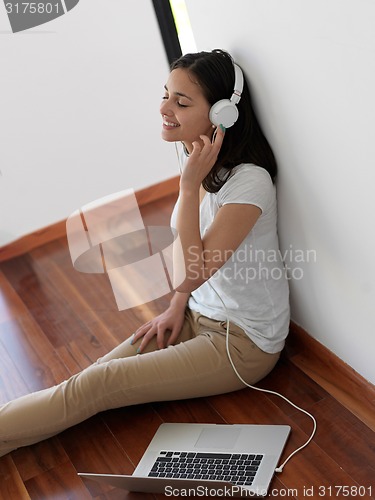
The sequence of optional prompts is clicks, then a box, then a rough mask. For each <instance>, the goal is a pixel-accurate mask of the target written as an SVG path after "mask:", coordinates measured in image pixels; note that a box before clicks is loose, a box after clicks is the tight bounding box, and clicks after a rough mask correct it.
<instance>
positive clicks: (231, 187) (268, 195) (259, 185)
mask: <svg viewBox="0 0 375 500" xmlns="http://www.w3.org/2000/svg"><path fill="white" fill-rule="evenodd" d="M273 194H274V185H273V183H272V180H271V177H270V175H269V173H268V172H267V171H266V170H265V169H264V168H261V167H257V166H255V165H241V166H240V167H239V168H238V169H237V170H236V171H235V172H234V174H233V175H232V176H231V177H230V178H229V179H228V180H227V182H226V183H225V184H224V186H223V187H222V188H221V189H220V191H219V192H218V199H217V201H218V204H219V207H221V206H223V205H228V204H229V203H245V204H249V205H255V206H257V207H259V208H260V209H261V210H262V212H266V211H267V208H268V207H269V204H270V202H271V199H272V197H273Z"/></svg>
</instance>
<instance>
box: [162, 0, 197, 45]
mask: <svg viewBox="0 0 375 500" xmlns="http://www.w3.org/2000/svg"><path fill="white" fill-rule="evenodd" d="M169 1H170V5H171V8H172V12H173V17H174V21H175V23H176V28H177V35H178V39H179V41H180V46H181V51H182V53H183V54H188V53H189V52H197V46H196V43H195V40H194V35H193V30H192V29H191V24H190V19H189V14H188V11H187V8H186V4H185V0H169Z"/></svg>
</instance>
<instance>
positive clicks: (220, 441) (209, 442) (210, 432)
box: [195, 427, 241, 449]
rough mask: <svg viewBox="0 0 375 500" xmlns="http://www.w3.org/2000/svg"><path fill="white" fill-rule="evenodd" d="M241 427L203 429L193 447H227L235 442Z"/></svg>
mask: <svg viewBox="0 0 375 500" xmlns="http://www.w3.org/2000/svg"><path fill="white" fill-rule="evenodd" d="M240 433H241V429H233V428H231V427H228V428H227V429H226V428H223V427H220V428H219V429H203V430H202V432H201V433H200V435H199V438H198V440H197V442H196V443H195V448H228V449H231V448H233V446H234V445H235V444H236V441H237V438H238V436H239V435H240Z"/></svg>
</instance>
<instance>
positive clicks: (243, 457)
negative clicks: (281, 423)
mask: <svg viewBox="0 0 375 500" xmlns="http://www.w3.org/2000/svg"><path fill="white" fill-rule="evenodd" d="M262 458H263V455H254V454H231V453H192V452H179V451H161V452H160V454H159V456H158V458H157V459H156V462H155V463H154V465H153V467H152V469H151V471H150V473H149V477H166V478H177V479H179V478H181V479H208V480H215V481H228V482H230V483H232V484H238V485H245V486H246V485H251V484H253V482H254V478H255V475H256V473H257V470H258V469H259V466H260V464H261V461H262Z"/></svg>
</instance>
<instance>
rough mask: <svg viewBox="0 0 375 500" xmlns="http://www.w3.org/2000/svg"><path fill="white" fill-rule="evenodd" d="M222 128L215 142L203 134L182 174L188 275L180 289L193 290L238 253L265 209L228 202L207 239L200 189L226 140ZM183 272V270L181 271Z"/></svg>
mask: <svg viewBox="0 0 375 500" xmlns="http://www.w3.org/2000/svg"><path fill="white" fill-rule="evenodd" d="M223 137H224V132H223V131H222V130H221V129H219V132H218V134H217V136H216V139H215V141H214V142H213V143H211V142H210V140H209V139H208V137H205V136H202V137H201V138H202V141H203V146H202V147H201V146H200V145H199V144H198V143H193V146H194V149H193V152H192V154H191V156H190V157H189V160H188V162H187V163H186V166H185V169H184V171H183V173H182V175H181V182H180V202H179V209H178V215H177V223H176V225H177V230H178V233H179V237H180V241H181V246H182V252H183V257H184V259H183V262H182V260H179V261H178V262H177V263H174V264H175V265H182V266H184V274H185V276H186V277H185V279H184V281H183V282H182V283H181V285H180V286H178V287H177V290H178V291H180V292H185V293H190V292H191V291H192V290H195V289H196V288H198V287H199V286H200V285H201V284H202V283H204V282H205V281H206V280H208V279H209V278H210V277H211V276H212V275H213V274H214V273H215V272H216V271H217V270H218V269H219V268H220V267H221V266H222V265H223V264H224V263H225V262H226V261H227V260H228V258H229V257H230V256H231V255H232V254H233V253H234V251H235V250H236V249H237V248H238V246H239V245H240V243H241V242H242V241H243V240H244V238H245V237H246V236H247V234H248V233H249V232H250V231H251V229H252V227H253V226H254V224H255V223H256V221H257V220H258V218H259V216H260V214H261V210H260V208H258V207H256V206H255V205H249V204H228V205H224V206H223V207H221V208H220V209H219V211H218V213H217V214H216V217H215V220H214V221H213V223H212V224H211V226H210V228H209V230H208V231H207V232H206V234H205V235H204V237H203V239H202V238H201V235H200V226H199V205H200V199H199V189H200V186H201V183H202V181H203V179H204V178H205V177H206V175H207V174H208V172H209V171H210V170H211V168H212V166H213V165H214V164H215V161H216V158H217V155H218V153H219V151H220V147H221V144H222V141H223ZM180 272H181V271H180Z"/></svg>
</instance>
